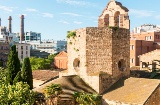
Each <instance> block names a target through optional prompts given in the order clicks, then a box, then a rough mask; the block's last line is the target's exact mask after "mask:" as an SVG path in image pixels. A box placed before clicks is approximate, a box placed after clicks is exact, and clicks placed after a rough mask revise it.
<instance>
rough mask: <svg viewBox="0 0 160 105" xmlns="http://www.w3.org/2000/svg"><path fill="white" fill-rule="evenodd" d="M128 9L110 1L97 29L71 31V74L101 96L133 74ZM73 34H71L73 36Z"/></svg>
mask: <svg viewBox="0 0 160 105" xmlns="http://www.w3.org/2000/svg"><path fill="white" fill-rule="evenodd" d="M129 28H130V24H129V16H128V9H127V8H126V7H124V6H122V4H121V3H119V2H116V1H115V0H111V1H110V2H109V3H108V5H107V6H106V8H105V9H104V11H103V12H102V14H101V15H100V16H99V22H98V27H86V28H81V29H77V30H72V31H70V32H68V33H69V34H68V35H69V36H68V39H67V42H68V45H67V54H68V72H67V74H65V73H66V72H65V73H64V74H62V73H61V76H62V75H79V76H80V77H81V78H83V80H84V81H85V82H87V83H88V84H89V85H90V86H91V87H92V88H93V89H94V90H96V91H97V92H98V93H103V92H104V91H106V90H107V89H108V88H110V86H112V85H113V84H114V83H115V82H117V81H118V80H119V79H120V78H122V77H128V76H129V75H130V69H129V68H130V34H129ZM70 34H72V35H70Z"/></svg>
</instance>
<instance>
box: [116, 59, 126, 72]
mask: <svg viewBox="0 0 160 105" xmlns="http://www.w3.org/2000/svg"><path fill="white" fill-rule="evenodd" d="M125 67H126V65H125V60H124V59H120V60H119V61H118V68H119V70H120V71H124V69H125Z"/></svg>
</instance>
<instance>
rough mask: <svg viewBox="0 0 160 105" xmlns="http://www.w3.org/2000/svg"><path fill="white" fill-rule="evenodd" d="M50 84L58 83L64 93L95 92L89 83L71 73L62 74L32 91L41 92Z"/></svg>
mask: <svg viewBox="0 0 160 105" xmlns="http://www.w3.org/2000/svg"><path fill="white" fill-rule="evenodd" d="M51 84H60V85H61V87H62V89H63V91H64V94H66V95H71V96H72V95H73V94H74V92H87V93H96V91H94V90H93V89H92V88H91V87H90V86H89V85H87V84H86V83H85V82H84V81H83V80H82V79H81V78H80V77H79V76H76V75H71V76H64V77H60V78H58V79H55V80H52V81H50V82H48V83H46V84H44V85H42V86H41V87H39V88H35V89H34V91H37V92H40V93H43V92H44V89H45V88H46V86H50V85H51Z"/></svg>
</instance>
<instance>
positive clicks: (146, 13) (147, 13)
mask: <svg viewBox="0 0 160 105" xmlns="http://www.w3.org/2000/svg"><path fill="white" fill-rule="evenodd" d="M129 10H130V14H131V15H135V16H136V17H150V16H152V15H153V14H154V13H155V11H147V10H136V9H129Z"/></svg>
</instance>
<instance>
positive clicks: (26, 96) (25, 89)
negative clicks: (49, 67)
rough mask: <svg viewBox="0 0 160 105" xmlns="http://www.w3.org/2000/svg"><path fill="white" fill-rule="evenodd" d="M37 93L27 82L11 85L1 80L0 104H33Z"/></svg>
mask: <svg viewBox="0 0 160 105" xmlns="http://www.w3.org/2000/svg"><path fill="white" fill-rule="evenodd" d="M35 95H36V94H35V93H34V92H33V91H32V90H30V89H29V85H28V84H26V83H23V82H17V83H16V84H13V85H10V84H7V83H4V82H0V105H33V104H34V102H35Z"/></svg>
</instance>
